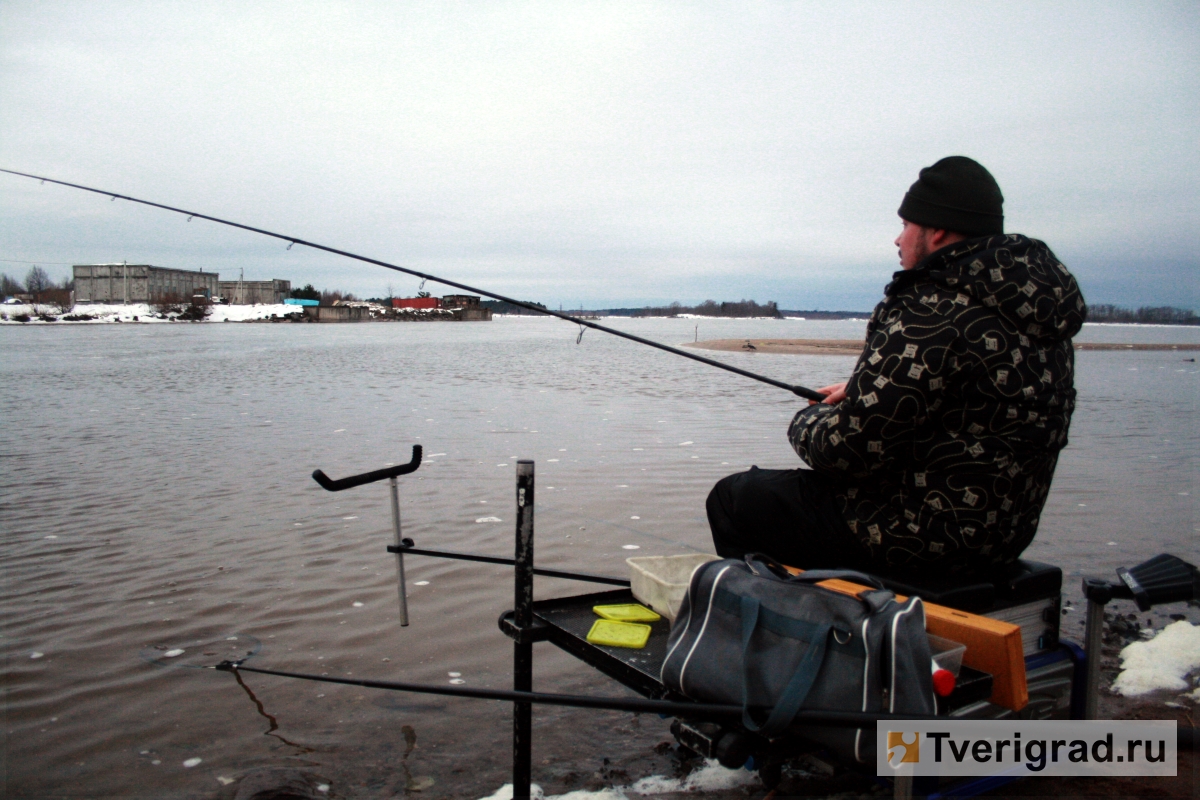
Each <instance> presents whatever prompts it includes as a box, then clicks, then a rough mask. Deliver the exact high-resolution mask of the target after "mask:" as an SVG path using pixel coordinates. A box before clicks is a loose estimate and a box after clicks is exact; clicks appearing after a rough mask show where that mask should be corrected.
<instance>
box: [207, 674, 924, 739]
mask: <svg viewBox="0 0 1200 800" xmlns="http://www.w3.org/2000/svg"><path fill="white" fill-rule="evenodd" d="M209 669H215V670H218V671H221V672H233V673H235V674H236V673H239V672H255V673H258V674H259V675H275V676H277V677H280V678H297V679H299V680H305V681H319V682H321V683H340V684H344V685H347V686H361V687H363V688H364V689H388V690H390V691H393V692H413V693H416V694H439V695H448V696H451V697H465V698H470V699H473V700H503V701H508V702H513V703H536V704H541V705H552V706H570V707H573V708H600V709H607V710H611V711H632V712H634V713H637V714H665V715H667V716H682V717H691V718H694V717H709V718H717V719H730V720H737V721H740V720H741V719H742V714H743V712H744V709H743V708H742V707H741V706H735V705H727V704H720V703H677V702H672V701H670V700H646V699H643V698H640V697H594V696H592V695H579V694H555V693H550V692H521V691H511V690H508V689H475V688H471V687H466V686H436V685H431V684H425V683H402V682H399V681H375V680H364V679H357V678H335V677H332V676H329V675H313V674H311V673H304V672H285V671H283V670H277V669H261V668H258V667H247V666H245V665H244V664H243V663H242V662H240V661H222V662H221V663H220V664H217V665H215V666H212V667H209ZM755 710H757V711H763V712H767V711H770V709H769V708H761V709H755ZM936 719H944V717H941V718H939V717H935V716H930V715H923V714H888V713H884V712H878V713H876V712H862V711H832V710H828V711H827V710H824V709H821V710H817V709H813V710H806V709H801V710H800V711H798V712H796V716H795V719H794V724H808V725H827V726H830V727H835V728H861V727H864V726H867V725H874V724H875V723H876V722H891V721H899V720H936Z"/></svg>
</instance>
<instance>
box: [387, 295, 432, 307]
mask: <svg viewBox="0 0 1200 800" xmlns="http://www.w3.org/2000/svg"><path fill="white" fill-rule="evenodd" d="M440 306H441V301H440V300H439V299H438V298H436V297H393V298H392V308H439V307H440Z"/></svg>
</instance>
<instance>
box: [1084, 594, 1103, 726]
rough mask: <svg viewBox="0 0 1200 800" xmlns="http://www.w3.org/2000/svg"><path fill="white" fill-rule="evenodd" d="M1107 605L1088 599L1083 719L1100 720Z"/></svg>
mask: <svg viewBox="0 0 1200 800" xmlns="http://www.w3.org/2000/svg"><path fill="white" fill-rule="evenodd" d="M1104 606H1105V603H1103V602H1100V601H1098V600H1093V599H1091V598H1088V609H1087V626H1086V628H1085V633H1084V639H1086V642H1085V648H1086V652H1087V678H1086V680H1085V682H1084V695H1083V718H1084V719H1098V713H1099V706H1100V661H1101V658H1102V657H1101V654H1100V648H1101V647H1102V646H1103V634H1104Z"/></svg>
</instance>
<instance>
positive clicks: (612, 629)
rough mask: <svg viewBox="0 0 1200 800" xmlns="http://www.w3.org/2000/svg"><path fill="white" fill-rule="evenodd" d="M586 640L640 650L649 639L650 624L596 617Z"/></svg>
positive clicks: (608, 645) (592, 642) (607, 645)
mask: <svg viewBox="0 0 1200 800" xmlns="http://www.w3.org/2000/svg"><path fill="white" fill-rule="evenodd" d="M587 640H588V641H589V642H590V643H591V644H602V645H604V646H606V647H629V648H631V649H634V650H640V649H641V648H643V647H645V646H646V642H648V641H649V640H650V626H649V625H639V624H638V623H636V622H614V621H613V620H611V619H598V620H596V622H595V623H594V624H593V625H592V629H591V630H590V631H588V635H587Z"/></svg>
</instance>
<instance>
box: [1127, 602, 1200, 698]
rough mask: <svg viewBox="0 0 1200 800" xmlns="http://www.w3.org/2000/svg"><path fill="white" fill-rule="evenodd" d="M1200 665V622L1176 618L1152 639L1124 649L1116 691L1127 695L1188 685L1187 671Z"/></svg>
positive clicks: (1186, 686)
mask: <svg viewBox="0 0 1200 800" xmlns="http://www.w3.org/2000/svg"><path fill="white" fill-rule="evenodd" d="M1197 668H1200V625H1192V624H1191V623H1190V622H1188V621H1186V620H1180V621H1179V622H1173V623H1171V624H1170V625H1168V626H1167V627H1165V628H1163V629H1162V630H1161V631H1159V632H1158V635H1157V636H1155V637H1154V638H1153V639H1151V640H1150V641H1148V642H1133V643H1132V644H1130V645H1129V646H1127V647H1126V648H1125V649H1124V650H1122V651H1121V674H1120V675H1118V676H1117V679H1116V680H1115V681H1113V687H1112V688H1113V691H1114V692H1116V693H1117V694H1121V695H1125V696H1126V697H1136V696H1138V695H1143V694H1148V693H1149V692H1153V691H1155V690H1157V689H1169V690H1172V691H1182V690H1184V689H1187V688H1188V682H1187V680H1186V679H1185V678H1186V676H1187V674H1188V673H1189V672H1191V671H1193V670H1195V669H1197Z"/></svg>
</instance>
